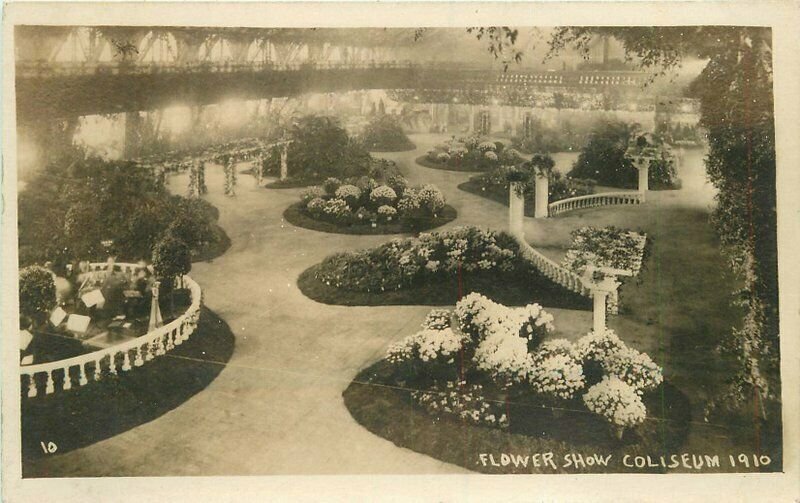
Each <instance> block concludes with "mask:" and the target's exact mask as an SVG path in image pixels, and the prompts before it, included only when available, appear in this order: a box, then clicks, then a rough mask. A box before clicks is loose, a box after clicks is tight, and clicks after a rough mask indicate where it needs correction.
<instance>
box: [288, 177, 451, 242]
mask: <svg viewBox="0 0 800 503" xmlns="http://www.w3.org/2000/svg"><path fill="white" fill-rule="evenodd" d="M284 217H285V218H286V219H287V221H289V222H290V223H292V224H294V225H298V226H300V227H306V228H311V229H314V230H322V231H325V232H343V233H353V234H388V233H397V232H410V231H420V230H425V229H430V228H432V227H438V226H440V225H443V224H445V223H447V222H449V221H451V220H453V219H454V218H455V217H456V211H455V209H453V208H452V207H450V206H447V205H446V204H445V198H444V194H442V192H441V191H440V190H439V189H438V188H437V187H436V186H435V185H423V186H421V187H410V186H409V184H408V181H407V180H406V179H405V178H404V177H403V176H402V175H400V174H398V173H393V174H389V175H386V174H385V173H384V174H383V175H381V176H379V177H378V178H373V177H366V176H364V177H360V178H348V179H345V180H339V179H337V178H328V179H327V180H325V182H324V183H323V184H322V185H319V186H314V187H311V188H309V189H308V190H305V191H304V192H303V193H301V194H300V202H299V203H296V204H295V205H293V206H291V207H290V208H289V209H287V211H286V212H285V213H284Z"/></svg>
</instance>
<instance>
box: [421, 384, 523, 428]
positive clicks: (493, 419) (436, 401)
mask: <svg viewBox="0 0 800 503" xmlns="http://www.w3.org/2000/svg"><path fill="white" fill-rule="evenodd" d="M411 398H413V399H414V401H416V402H417V404H419V405H420V406H421V407H423V408H424V409H425V410H426V411H427V412H428V414H430V415H432V416H434V417H437V418H441V417H442V416H445V415H448V416H454V417H457V418H459V419H462V420H465V421H469V422H471V423H472V424H476V425H485V426H493V427H499V428H507V427H508V417H507V416H506V414H505V413H504V412H503V404H501V403H492V402H488V401H486V399H485V398H484V396H483V387H482V386H480V385H479V384H467V383H466V381H461V382H459V383H457V384H456V383H454V382H452V381H448V382H447V385H446V388H445V389H442V388H441V387H438V388H437V389H434V390H431V391H415V392H413V393H412V394H411Z"/></svg>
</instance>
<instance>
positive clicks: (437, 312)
mask: <svg viewBox="0 0 800 503" xmlns="http://www.w3.org/2000/svg"><path fill="white" fill-rule="evenodd" d="M452 317H453V312H452V311H450V310H449V309H433V310H431V312H429V313H428V315H427V316H425V321H423V322H422V328H424V329H429V330H444V329H445V328H450V320H451V318H452Z"/></svg>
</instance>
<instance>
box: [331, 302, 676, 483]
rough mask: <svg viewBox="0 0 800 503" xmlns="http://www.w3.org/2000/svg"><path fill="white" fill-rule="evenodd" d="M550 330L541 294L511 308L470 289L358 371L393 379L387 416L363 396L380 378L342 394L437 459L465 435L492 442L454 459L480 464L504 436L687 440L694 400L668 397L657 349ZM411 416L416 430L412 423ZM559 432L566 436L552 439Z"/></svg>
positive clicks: (371, 424) (619, 443) (377, 423)
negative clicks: (652, 352)
mask: <svg viewBox="0 0 800 503" xmlns="http://www.w3.org/2000/svg"><path fill="white" fill-rule="evenodd" d="M553 330H554V326H553V316H552V315H550V314H549V313H547V311H546V310H545V309H543V308H542V307H541V306H540V305H539V304H529V305H526V306H523V307H518V308H511V307H506V306H504V305H502V304H499V303H497V302H494V301H492V300H490V299H488V298H486V297H484V296H482V295H480V294H477V293H473V294H470V295H468V296H466V297H464V298H463V299H461V300H460V301H459V302H458V303H457V304H456V306H455V309H454V310H452V311H447V310H442V309H437V310H435V311H432V312H431V314H430V315H429V316H428V318H426V321H425V322H424V323H423V326H422V330H421V331H420V332H418V333H416V334H414V335H411V336H409V337H407V338H405V339H403V340H401V341H399V342H397V343H395V344H393V345H391V346H390V347H389V349H388V350H387V356H386V358H385V360H383V361H382V362H379V363H377V364H375V365H373V366H372V367H370V369H368V370H367V371H365V372H363V373H362V375H360V376H359V377H358V378H357V380H358V381H359V382H361V383H363V382H365V381H366V382H368V383H371V384H378V383H379V384H382V385H384V386H385V387H384V388H383V389H384V390H385V389H390V390H393V391H391V393H393V394H394V396H393V397H389V396H388V394H384V393H381V399H382V401H379V402H378V403H382V404H383V403H386V404H387V406H386V407H385V408H381V410H380V418H377V417H375V416H376V415H377V414H378V411H376V410H375V409H376V408H377V406H375V405H373V407H371V408H369V409H368V410H366V409H365V408H363V406H362V405H361V400H364V401H366V395H367V394H371V393H372V392H371V391H367V388H374V386H351V388H349V389H348V390H347V391H346V392H345V403H346V404H347V405H348V408H350V410H351V413H353V414H354V416H355V417H356V419H357V420H359V421H360V422H362V424H364V423H365V422H366V423H367V424H365V426H367V427H368V428H370V429H371V430H372V431H376V430H377V431H376V433H379V434H381V435H385V436H388V437H389V438H390V439H391V440H392V441H394V442H395V443H397V444H398V445H403V446H409V447H411V448H412V449H414V450H421V451H422V452H426V453H428V454H431V455H434V456H435V457H437V458H440V459H447V460H450V461H453V459H454V458H455V456H454V455H452V451H453V450H456V451H457V450H460V449H463V445H462V444H461V443H460V442H463V437H465V436H466V437H468V438H470V439H471V440H470V443H473V442H474V440H472V439H484V441H485V443H486V444H487V447H488V449H487V450H476V451H474V452H473V453H471V454H470V455H469V457H468V458H466V459H462V460H461V461H460V462H459V461H455V462H458V463H459V464H465V466H467V467H468V468H470V469H478V470H481V468H482V467H481V466H477V467H476V466H475V464H473V463H475V460H474V459H475V457H476V456H477V455H478V454H479V453H481V452H484V453H485V452H498V451H497V449H498V445H507V444H511V445H517V446H519V445H524V446H526V447H528V446H536V447H533V448H532V450H531V452H540V451H547V450H553V451H557V452H570V449H574V448H575V447H577V444H592V445H594V446H602V450H603V452H608V453H612V452H619V451H623V450H626V451H630V450H633V451H636V450H638V449H639V448H645V449H647V448H652V449H655V450H656V451H657V452H661V451H666V450H667V449H669V446H671V445H675V444H679V443H680V441H682V438H683V435H685V426H686V421H688V410H680V409H681V408H680V405H681V402H680V401H679V400H675V402H673V404H672V406H673V407H672V408H667V407H666V406H664V405H663V404H661V405H659V402H660V400H663V397H664V396H665V395H666V394H669V395H677V394H676V393H675V392H674V390H672V389H669V388H668V387H666V386H664V384H663V375H662V371H661V367H659V366H658V365H657V364H655V363H654V362H653V361H652V360H651V359H650V357H649V356H647V355H646V354H642V353H639V352H638V351H636V350H634V349H632V348H629V347H627V346H626V345H625V343H624V342H622V341H621V340H620V339H619V337H617V336H616V334H615V333H614V332H613V331H611V330H608V331H606V332H604V333H601V334H594V333H589V334H588V335H586V336H584V337H582V338H580V339H578V340H577V342H576V343H574V344H573V343H572V342H569V341H568V340H566V339H551V340H548V336H549V334H552V332H553ZM662 393H663V394H662ZM349 395H350V396H349ZM360 395H361V396H360ZM362 396H363V397H364V398H362ZM676 398H677V397H676ZM675 406H678V408H677V409H676V408H675ZM651 407H652V409H653V410H655V411H657V413H658V415H659V416H661V417H663V416H664V415H668V414H672V415H673V416H672V417H671V418H670V419H673V420H674V422H673V423H671V424H669V426H665V425H663V424H656V423H655V422H653V421H647V414H648V412H649V409H650V408H651ZM679 410H680V414H681V417H680V419H679V420H678V419H677V418H676V417H675V416H676V415H677V413H678V412H679ZM420 416H423V417H425V416H427V417H428V421H427V424H430V425H433V426H430V427H429V428H431V429H432V430H434V431H431V432H430V433H423V432H419V431H418V430H417V429H416V428H419V427H420V426H419V425H420V424H423V422H424V419H422V418H420ZM412 418H413V420H414V421H415V423H414V424H415V425H416V426H415V429H414V430H411V429H410V428H406V426H405V425H406V424H407V423H408V422H409V421H411V420H412ZM417 418H419V419H417ZM430 419H433V421H430ZM381 421H388V424H386V425H385V426H383V425H382V423H381ZM465 427H470V428H475V429H474V430H470V431H469V432H465V431H464V429H463V428H465ZM423 429H425V428H424V427H423ZM411 431H418V433H417V434H416V435H415V434H413V433H411ZM403 432H408V433H406V434H404V433H403ZM490 432H491V433H490ZM506 435H508V437H506ZM430 436H433V437H435V438H436V437H438V438H439V439H440V441H439V442H437V445H438V449H436V450H431V449H428V448H427V447H425V443H424V442H422V441H421V440H420V439H421V437H430ZM459 439H461V440H459ZM553 440H558V441H561V442H564V443H562V444H561V445H557V444H556V445H557V446H554V445H553V444H554V443H555V442H553ZM492 443H494V445H492ZM543 446H544V448H542V447H543ZM540 448H541V449H540ZM519 451H520V449H519V447H514V448H512V449H511V451H509V452H519ZM500 452H502V450H501V451H500ZM484 466H485V465H484ZM489 469H490V470H491V469H492V468H491V467H489ZM481 471H483V470H481Z"/></svg>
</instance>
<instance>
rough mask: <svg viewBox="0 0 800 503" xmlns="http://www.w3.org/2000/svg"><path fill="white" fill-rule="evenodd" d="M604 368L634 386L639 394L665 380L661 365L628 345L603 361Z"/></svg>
mask: <svg viewBox="0 0 800 503" xmlns="http://www.w3.org/2000/svg"><path fill="white" fill-rule="evenodd" d="M603 368H604V369H605V370H606V372H607V373H608V374H609V375H612V376H615V377H618V378H619V379H621V380H622V381H623V382H625V383H626V384H628V385H629V386H631V387H633V389H635V390H636V393H638V394H639V395H641V394H642V393H643V392H644V391H647V390H651V389H653V388H655V387H657V386H658V385H659V384H661V383H662V382H663V381H664V375H663V371H662V370H661V367H659V366H658V365H656V364H655V362H653V360H652V359H651V358H650V357H649V356H648V355H646V354H644V353H640V352H639V351H636V350H635V349H633V348H627V347H626V348H624V349H621V350H619V351H617V352H615V353H612V354H611V355H610V356H609V357H608V358H606V360H605V361H604V362H603Z"/></svg>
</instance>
